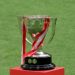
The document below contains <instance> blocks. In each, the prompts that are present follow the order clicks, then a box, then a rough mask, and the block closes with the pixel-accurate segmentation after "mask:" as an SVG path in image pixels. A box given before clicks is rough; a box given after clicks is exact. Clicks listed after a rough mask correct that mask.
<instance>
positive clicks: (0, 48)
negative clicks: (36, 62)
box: [0, 0, 75, 75]
mask: <svg viewBox="0 0 75 75" xmlns="http://www.w3.org/2000/svg"><path fill="white" fill-rule="evenodd" d="M37 14H38V15H39V14H40V15H44V14H46V15H50V16H53V17H57V18H58V20H57V26H56V35H55V37H54V40H53V41H52V43H51V44H50V45H49V46H48V49H46V50H47V51H49V52H50V53H51V54H52V55H53V61H54V63H56V65H57V66H64V67H65V75H75V0H0V75H8V74H9V68H10V67H14V66H17V65H20V51H21V33H20V31H19V26H18V19H17V16H21V15H37Z"/></svg>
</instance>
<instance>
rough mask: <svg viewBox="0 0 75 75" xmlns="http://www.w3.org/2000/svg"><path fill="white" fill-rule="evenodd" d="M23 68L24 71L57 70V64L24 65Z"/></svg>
mask: <svg viewBox="0 0 75 75" xmlns="http://www.w3.org/2000/svg"><path fill="white" fill-rule="evenodd" d="M21 68H22V69H23V70H51V69H54V68H55V64H53V63H51V64H47V65H28V64H24V65H21Z"/></svg>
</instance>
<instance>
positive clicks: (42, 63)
mask: <svg viewBox="0 0 75 75" xmlns="http://www.w3.org/2000/svg"><path fill="white" fill-rule="evenodd" d="M21 68H22V69H24V70H50V69H54V68H55V64H53V63H52V56H51V55H49V54H46V53H43V52H37V53H36V54H34V55H33V56H31V57H26V58H25V59H24V64H23V65H21Z"/></svg>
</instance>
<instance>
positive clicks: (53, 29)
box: [48, 18, 57, 43]
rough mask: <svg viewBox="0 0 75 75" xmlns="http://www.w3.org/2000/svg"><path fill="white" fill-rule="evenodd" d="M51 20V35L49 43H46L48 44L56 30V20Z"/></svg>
mask: <svg viewBox="0 0 75 75" xmlns="http://www.w3.org/2000/svg"><path fill="white" fill-rule="evenodd" d="M52 19H53V22H52V33H51V37H50V38H49V41H48V43H50V42H51V41H52V40H53V38H54V35H55V29H56V21H57V18H52Z"/></svg>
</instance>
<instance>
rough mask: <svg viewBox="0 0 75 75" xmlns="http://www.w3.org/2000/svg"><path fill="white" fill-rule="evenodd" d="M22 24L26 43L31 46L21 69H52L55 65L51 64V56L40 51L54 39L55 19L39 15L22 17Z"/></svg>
mask: <svg viewBox="0 0 75 75" xmlns="http://www.w3.org/2000/svg"><path fill="white" fill-rule="evenodd" d="M22 22H23V25H25V27H26V41H27V42H28V43H29V45H31V49H30V51H32V52H29V53H31V54H29V55H27V56H26V57H25V58H24V59H23V60H24V63H23V64H22V65H21V67H22V68H23V69H25V70H48V69H54V68H55V64H54V63H53V62H52V56H51V54H48V53H47V52H46V50H45V52H43V51H42V50H43V47H45V46H46V47H47V44H49V43H50V42H51V41H52V39H53V37H54V34H55V25H56V18H54V17H49V16H39V15H37V16H24V17H22V18H21V23H22ZM49 33H50V34H49ZM46 35H48V36H46ZM46 37H47V38H46ZM45 42H46V43H45Z"/></svg>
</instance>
